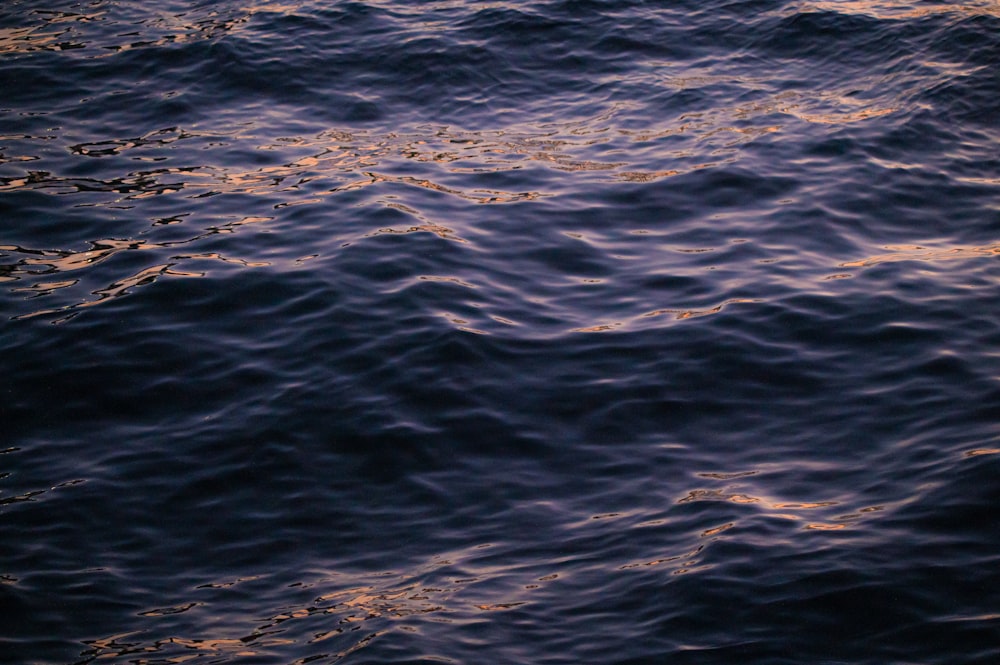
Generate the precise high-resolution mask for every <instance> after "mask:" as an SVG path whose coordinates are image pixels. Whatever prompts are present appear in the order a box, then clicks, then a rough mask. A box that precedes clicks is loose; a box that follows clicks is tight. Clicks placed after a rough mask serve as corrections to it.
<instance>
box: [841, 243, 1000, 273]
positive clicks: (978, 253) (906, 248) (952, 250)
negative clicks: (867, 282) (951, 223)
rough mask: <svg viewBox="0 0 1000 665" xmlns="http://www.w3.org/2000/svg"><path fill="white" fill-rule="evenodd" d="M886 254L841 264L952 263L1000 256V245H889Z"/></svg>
mask: <svg viewBox="0 0 1000 665" xmlns="http://www.w3.org/2000/svg"><path fill="white" fill-rule="evenodd" d="M885 249H886V250H888V252H887V253H885V254H878V255H876V256H870V257H868V258H865V259H859V260H857V261H848V262H847V263H841V264H840V266H841V267H842V268H867V267H869V266H873V265H878V264H879V263H893V262H896V261H952V260H958V259H973V258H978V257H987V256H996V255H997V254H1000V243H996V244H992V245H984V246H982V247H945V248H937V249H934V248H928V247H923V246H921V245H888V246H886V247H885Z"/></svg>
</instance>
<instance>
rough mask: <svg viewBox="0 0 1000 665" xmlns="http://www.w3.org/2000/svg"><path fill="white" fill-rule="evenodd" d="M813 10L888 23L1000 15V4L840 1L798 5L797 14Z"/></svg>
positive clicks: (992, 0)
mask: <svg viewBox="0 0 1000 665" xmlns="http://www.w3.org/2000/svg"><path fill="white" fill-rule="evenodd" d="M809 11H822V12H834V13H838V14H862V15H866V16H873V17H875V18H879V19H886V20H890V19H891V20H904V19H914V18H922V17H924V16H932V15H934V14H966V15H970V16H1000V3H997V2H996V1H995V0H979V2H976V1H973V2H962V3H954V4H952V3H944V2H927V3H917V6H914V3H913V2H911V1H910V0H836V1H835V2H829V1H827V2H822V1H820V2H804V3H800V4H797V5H795V12H796V13H804V12H809Z"/></svg>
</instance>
